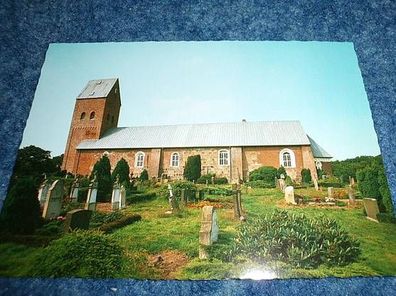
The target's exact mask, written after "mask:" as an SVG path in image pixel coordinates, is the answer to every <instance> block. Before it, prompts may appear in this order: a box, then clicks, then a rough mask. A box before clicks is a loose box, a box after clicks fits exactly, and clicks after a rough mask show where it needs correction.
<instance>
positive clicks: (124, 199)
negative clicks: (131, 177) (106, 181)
mask: <svg viewBox="0 0 396 296" xmlns="http://www.w3.org/2000/svg"><path fill="white" fill-rule="evenodd" d="M120 195H121V209H124V208H125V207H126V190H125V186H124V185H121V191H120Z"/></svg>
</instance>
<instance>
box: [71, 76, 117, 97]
mask: <svg viewBox="0 0 396 296" xmlns="http://www.w3.org/2000/svg"><path fill="white" fill-rule="evenodd" d="M117 80H118V78H109V79H97V80H90V81H88V83H87V85H86V86H85V88H84V89H83V90H82V91H81V93H80V94H79V95H78V96H77V99H92V98H105V97H107V95H108V94H109V92H110V90H111V89H112V88H113V86H114V84H116V82H117Z"/></svg>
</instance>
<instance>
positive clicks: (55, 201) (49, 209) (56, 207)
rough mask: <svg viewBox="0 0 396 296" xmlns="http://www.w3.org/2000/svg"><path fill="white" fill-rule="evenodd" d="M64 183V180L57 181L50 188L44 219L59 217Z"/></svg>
mask: <svg viewBox="0 0 396 296" xmlns="http://www.w3.org/2000/svg"><path fill="white" fill-rule="evenodd" d="M63 183H64V182H63V180H56V181H55V182H54V183H52V185H51V187H50V188H49V190H48V193H47V199H46V201H45V204H44V210H43V218H44V219H53V218H56V217H58V216H59V214H60V211H61V208H62V199H63V185H64V184H63Z"/></svg>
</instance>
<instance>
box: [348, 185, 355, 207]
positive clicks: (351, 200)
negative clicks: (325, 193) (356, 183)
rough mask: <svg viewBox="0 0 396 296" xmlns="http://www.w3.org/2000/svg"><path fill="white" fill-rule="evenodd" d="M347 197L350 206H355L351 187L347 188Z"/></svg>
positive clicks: (353, 191) (353, 192)
mask: <svg viewBox="0 0 396 296" xmlns="http://www.w3.org/2000/svg"><path fill="white" fill-rule="evenodd" d="M348 197H349V203H350V204H352V205H353V204H355V190H354V189H353V187H352V185H349V186H348Z"/></svg>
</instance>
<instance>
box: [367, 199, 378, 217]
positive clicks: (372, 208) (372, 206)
mask: <svg viewBox="0 0 396 296" xmlns="http://www.w3.org/2000/svg"><path fill="white" fill-rule="evenodd" d="M363 205H364V209H365V210H366V214H367V217H366V218H367V219H369V220H371V221H375V222H378V219H377V214H378V213H379V209H378V203H377V200H376V199H375V198H363Z"/></svg>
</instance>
